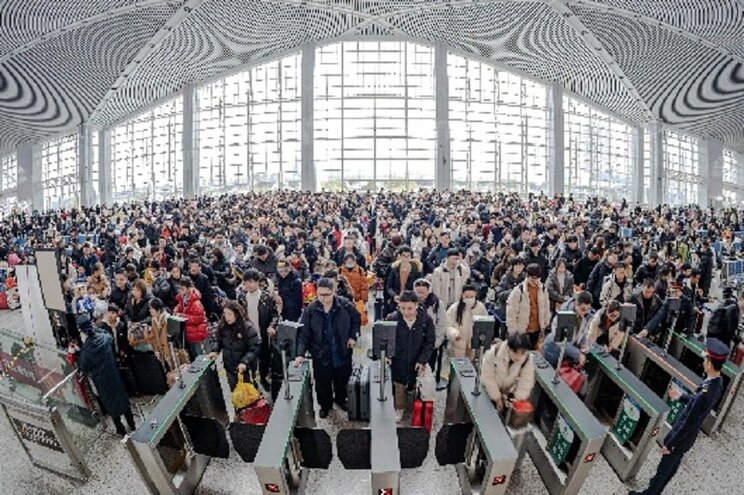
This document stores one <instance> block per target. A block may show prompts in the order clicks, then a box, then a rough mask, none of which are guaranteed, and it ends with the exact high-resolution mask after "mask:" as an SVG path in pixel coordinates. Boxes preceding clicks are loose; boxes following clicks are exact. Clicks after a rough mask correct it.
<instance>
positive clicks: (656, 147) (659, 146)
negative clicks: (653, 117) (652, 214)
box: [646, 121, 665, 207]
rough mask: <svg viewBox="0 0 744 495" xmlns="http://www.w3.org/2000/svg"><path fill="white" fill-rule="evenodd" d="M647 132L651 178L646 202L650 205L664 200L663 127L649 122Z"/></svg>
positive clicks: (658, 203) (658, 123)
mask: <svg viewBox="0 0 744 495" xmlns="http://www.w3.org/2000/svg"><path fill="white" fill-rule="evenodd" d="M646 132H648V134H649V146H648V147H649V149H648V157H649V163H650V166H651V171H650V175H651V179H650V184H649V187H648V204H649V206H651V207H654V206H657V205H660V204H662V203H663V202H664V199H665V198H664V182H663V181H664V127H663V126H662V124H661V122H658V121H656V122H651V123H650V124H649V125H648V128H647V129H646Z"/></svg>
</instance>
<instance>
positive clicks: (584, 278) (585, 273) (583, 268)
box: [573, 247, 600, 288]
mask: <svg viewBox="0 0 744 495" xmlns="http://www.w3.org/2000/svg"><path fill="white" fill-rule="evenodd" d="M599 254H600V251H599V249H598V248H596V247H593V248H591V249H590V250H589V251H587V252H586V254H585V255H584V256H583V257H582V258H581V259H580V260H578V261H577V262H576V266H575V267H574V272H573V274H574V285H578V286H581V288H586V283H587V282H588V281H589V275H591V273H592V270H594V267H595V266H596V265H597V263H599Z"/></svg>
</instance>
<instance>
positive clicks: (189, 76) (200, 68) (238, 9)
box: [95, 0, 362, 125]
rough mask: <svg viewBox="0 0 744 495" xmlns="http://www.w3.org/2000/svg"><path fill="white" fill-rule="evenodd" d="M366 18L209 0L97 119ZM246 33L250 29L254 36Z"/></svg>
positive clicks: (112, 118)
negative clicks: (248, 35)
mask: <svg viewBox="0 0 744 495" xmlns="http://www.w3.org/2000/svg"><path fill="white" fill-rule="evenodd" d="M361 22H362V20H361V19H360V18H359V17H358V16H354V15H349V14H345V13H337V12H333V11H330V10H319V9H312V8H307V7H302V6H295V5H289V4H286V3H280V2H263V1H258V0H254V1H248V2H242V3H241V2H236V1H234V0H210V1H209V2H208V3H206V4H204V5H202V6H201V7H200V8H199V9H197V10H196V11H194V12H193V13H192V14H191V16H189V17H188V18H187V19H186V20H185V21H184V22H183V23H182V24H180V25H179V26H178V28H177V29H176V30H175V32H174V33H173V34H171V36H169V37H168V38H167V39H166V40H165V41H164V43H163V44H162V45H161V46H160V47H159V48H158V49H156V50H155V51H153V53H152V54H150V56H149V57H148V58H147V59H146V60H145V61H144V62H143V63H142V66H141V68H140V69H139V70H138V71H137V73H136V75H135V76H136V77H133V78H130V79H129V81H128V82H127V83H126V84H125V85H124V86H122V87H121V88H120V89H119V91H118V92H117V93H116V95H115V96H114V97H113V98H112V99H111V100H110V101H109V102H108V104H107V105H106V106H105V107H103V108H102V110H101V112H100V114H99V116H98V118H97V119H96V122H95V123H97V124H100V125H108V124H111V123H113V122H116V121H117V120H119V119H121V117H122V116H124V115H129V114H132V113H134V112H136V111H137V110H138V109H140V108H142V107H143V106H145V105H147V104H148V103H150V102H152V101H157V100H159V99H162V98H164V97H166V96H168V95H170V94H172V93H174V92H176V91H178V90H180V89H181V88H182V87H183V85H184V84H186V83H189V82H197V81H201V80H203V79H207V78H210V77H212V76H215V75H218V74H221V73H222V72H225V71H228V70H230V69H233V68H235V67H238V66H241V65H245V64H246V63H248V62H250V61H252V60H258V59H261V58H265V57H270V56H271V55H273V54H276V53H280V52H284V51H287V50H291V49H293V48H296V47H299V46H301V45H302V44H304V43H307V42H309V41H319V40H323V39H327V38H333V37H336V36H339V35H340V34H342V33H344V32H346V31H348V30H350V29H352V28H353V27H354V26H356V25H358V24H360V23H361ZM246 33H251V34H250V40H249V39H247V38H248V37H247V36H246Z"/></svg>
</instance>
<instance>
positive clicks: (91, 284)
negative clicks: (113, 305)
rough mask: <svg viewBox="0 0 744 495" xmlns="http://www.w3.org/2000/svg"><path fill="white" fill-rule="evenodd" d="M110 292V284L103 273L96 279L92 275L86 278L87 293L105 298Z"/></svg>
mask: <svg viewBox="0 0 744 495" xmlns="http://www.w3.org/2000/svg"><path fill="white" fill-rule="evenodd" d="M110 293H111V285H110V284H109V281H108V279H106V276H105V275H100V276H99V277H98V279H97V280H96V279H95V278H93V277H92V276H91V277H90V278H89V279H88V294H89V295H91V296H97V297H98V298H99V299H106V298H107V297H108V296H109V294H110Z"/></svg>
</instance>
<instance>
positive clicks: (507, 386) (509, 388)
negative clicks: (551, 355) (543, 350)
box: [481, 334, 535, 412]
mask: <svg viewBox="0 0 744 495" xmlns="http://www.w3.org/2000/svg"><path fill="white" fill-rule="evenodd" d="M530 345H531V343H530V338H529V337H528V336H527V335H525V334H514V335H510V336H509V338H507V339H506V341H501V342H499V343H497V344H494V345H493V346H491V348H490V349H489V350H488V351H486V353H485V354H484V355H483V363H482V365H481V369H482V372H481V381H482V383H483V386H484V387H485V388H486V392H488V396H489V397H490V398H491V400H492V401H493V403H494V404H495V405H496V409H498V410H499V412H502V411H503V410H504V406H505V405H506V402H507V401H510V400H528V399H529V398H530V394H531V393H532V387H534V386H535V368H534V365H533V363H532V356H531V355H530Z"/></svg>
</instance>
